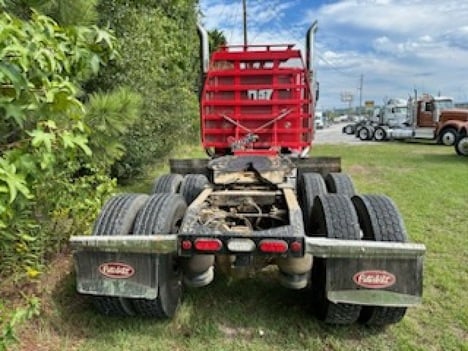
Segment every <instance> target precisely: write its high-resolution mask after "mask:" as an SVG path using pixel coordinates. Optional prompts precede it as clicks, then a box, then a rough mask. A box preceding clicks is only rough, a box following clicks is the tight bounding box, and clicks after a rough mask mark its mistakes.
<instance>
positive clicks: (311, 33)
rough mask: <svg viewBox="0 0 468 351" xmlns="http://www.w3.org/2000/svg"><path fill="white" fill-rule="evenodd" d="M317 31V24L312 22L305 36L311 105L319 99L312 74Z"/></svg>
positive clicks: (316, 84)
mask: <svg viewBox="0 0 468 351" xmlns="http://www.w3.org/2000/svg"><path fill="white" fill-rule="evenodd" d="M317 30H318V22H317V21H314V23H312V25H311V26H310V27H309V30H308V31H307V35H306V67H307V71H308V72H309V79H310V90H311V92H312V95H313V103H316V102H317V100H318V98H319V88H318V83H317V82H316V79H315V72H314V57H315V33H317Z"/></svg>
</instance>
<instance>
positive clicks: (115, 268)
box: [99, 262, 135, 279]
mask: <svg viewBox="0 0 468 351" xmlns="http://www.w3.org/2000/svg"><path fill="white" fill-rule="evenodd" d="M99 272H100V273H101V274H102V275H103V276H105V277H107V278H113V279H128V278H130V277H131V276H133V275H134V274H135V269H134V268H133V267H132V266H130V265H128V264H126V263H120V262H107V263H103V264H101V265H100V266H99Z"/></svg>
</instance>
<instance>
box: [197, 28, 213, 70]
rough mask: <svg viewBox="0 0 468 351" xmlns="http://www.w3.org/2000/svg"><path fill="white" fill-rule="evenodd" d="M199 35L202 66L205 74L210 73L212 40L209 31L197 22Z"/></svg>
mask: <svg viewBox="0 0 468 351" xmlns="http://www.w3.org/2000/svg"><path fill="white" fill-rule="evenodd" d="M197 30H198V37H199V38H200V65H201V66H200V68H201V72H202V74H203V75H205V74H207V73H208V68H209V64H210V42H209V39H208V32H207V31H206V29H205V28H203V26H202V25H201V24H200V23H197Z"/></svg>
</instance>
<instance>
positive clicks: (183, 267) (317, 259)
mask: <svg viewBox="0 0 468 351" xmlns="http://www.w3.org/2000/svg"><path fill="white" fill-rule="evenodd" d="M228 158H230V159H231V161H233V160H235V161H236V162H235V163H238V162H239V161H238V160H239V157H228ZM242 158H244V159H245V157H241V159H242ZM252 159H254V161H253V162H252ZM255 159H257V160H261V164H262V165H264V164H265V159H267V160H270V159H271V158H269V157H253V158H252V157H250V158H248V162H244V163H241V164H242V165H245V164H248V165H249V167H250V168H251V170H250V171H248V172H245V171H242V172H241V173H242V174H240V173H239V174H238V171H236V170H234V171H233V170H232V169H229V171H228V172H223V171H222V170H220V169H217V170H216V171H213V173H215V174H216V175H215V176H214V177H217V179H216V180H218V181H219V179H224V180H226V179H231V178H232V177H235V178H237V179H238V178H239V177H241V176H242V175H244V179H246V183H245V184H238V183H234V184H229V183H227V184H216V183H213V181H210V182H206V183H205V184H204V186H203V187H202V188H200V189H198V192H199V194H198V195H197V196H196V197H195V199H194V200H193V202H192V203H190V204H189V206H188V207H187V209H186V210H185V212H184V214H183V217H181V221H180V223H179V224H178V227H177V228H178V229H177V232H169V231H167V230H163V231H162V232H156V231H154V230H157V228H152V230H150V232H145V233H142V232H136V231H135V229H136V228H135V226H136V224H135V223H133V224H132V226H131V227H132V229H129V230H128V233H119V235H115V234H114V233H102V234H99V235H92V236H77V237H72V239H71V245H72V248H73V249H74V257H75V262H76V271H77V290H78V291H79V292H80V293H83V294H87V295H91V296H92V299H94V300H96V301H97V307H98V309H99V310H100V311H101V312H103V313H106V314H123V315H132V314H140V313H139V311H140V312H141V311H142V310H141V309H140V310H138V309H137V310H136V311H135V308H134V307H132V306H133V305H132V304H136V306H139V305H140V304H141V303H142V301H143V302H149V304H150V306H152V304H153V305H157V306H159V304H161V301H160V300H161V299H162V300H163V302H164V298H163V297H162V296H164V295H162V296H161V292H160V288H161V286H163V285H164V284H165V281H166V280H168V279H169V278H168V277H172V278H173V279H175V281H176V283H177V284H179V285H182V284H185V285H187V286H191V287H202V286H206V285H208V284H209V283H210V282H212V281H213V279H214V271H216V272H225V273H226V272H229V274H233V275H235V274H237V273H242V272H245V270H246V269H248V270H250V271H251V272H254V271H255V270H258V269H261V268H263V267H265V266H268V265H276V266H277V267H278V273H277V274H278V278H279V281H280V283H281V285H283V286H285V287H287V288H290V289H309V290H310V291H311V292H310V294H311V298H312V299H313V300H314V304H316V305H317V307H314V309H316V312H317V311H322V312H318V313H317V315H318V316H319V318H320V319H322V320H324V321H325V322H328V323H334V324H348V323H352V322H355V321H356V320H357V319H359V318H361V319H362V315H365V313H364V312H362V311H365V310H368V309H369V308H370V309H376V308H377V309H380V311H382V310H383V311H387V312H386V313H384V318H383V319H381V318H380V319H376V320H375V321H373V320H365V322H367V323H368V324H388V323H394V322H397V321H399V320H400V319H401V318H402V317H403V315H404V311H405V310H406V307H409V306H413V305H416V304H419V303H420V302H421V295H422V260H423V254H424V251H425V248H424V246H423V245H421V244H411V243H406V242H397V241H388V242H385V241H375V240H366V236H367V233H368V232H369V231H370V229H369V228H368V227H369V225H372V220H374V219H375V218H371V215H369V214H365V211H362V208H361V207H362V206H359V205H358V201H357V200H359V199H360V198H363V199H366V196H361V197H359V196H358V195H353V194H350V193H348V192H347V191H349V189H348V188H344V189H340V188H339V186H338V188H337V187H336V184H335V187H333V186H330V184H328V190H327V189H325V188H324V189H325V191H323V192H321V193H320V194H319V193H317V194H310V193H307V189H305V187H304V185H301V184H302V182H301V181H297V179H296V177H299V178H303V179H306V178H309V176H310V175H314V176H315V178H314V179H318V180H319V184H320V182H321V179H323V180H328V179H329V175H333V176H334V177H335V179H341V178H342V177H347V176H346V175H345V174H342V173H339V172H330V173H329V171H330V168H328V169H323V168H322V169H320V166H318V167H315V168H313V167H312V169H314V170H318V171H319V172H308V171H307V170H306V171H304V170H301V168H299V169H298V168H295V167H294V166H291V165H290V167H291V168H288V169H283V171H284V172H285V175H286V173H287V175H286V176H285V177H284V181H283V182H280V183H277V184H273V183H272V182H269V180H268V178H270V180H274V178H275V177H277V174H272V173H271V172H270V171H273V173H275V172H277V168H275V170H273V169H272V170H269V169H267V170H265V169H264V168H263V169H255V167H256V166H255V163H256V160H255ZM286 160H287V159H286ZM318 160H319V159H315V160H314V159H311V160H309V165H313V164H316V163H317V161H318ZM267 163H268V162H267ZM259 168H260V167H259ZM331 169H332V170H335V171H336V170H337V169H339V166H338V167H336V166H335V167H332V168H331ZM309 170H310V169H309ZM192 171H194V170H192ZM246 173H247V175H246ZM327 174H328V176H326V175H327ZM289 175H293V177H290V176H289ZM173 176H174V174H173ZM197 176H201V177H205V176H204V175H203V176H202V175H197ZM193 177H195V176H194V175H193V174H189V175H185V179H193ZM211 177H213V175H212V176H211ZM216 180H215V181H216ZM323 184H325V181H324V182H323ZM171 191H172V190H171ZM179 191H180V188H179ZM332 191H333V192H335V193H330V192H332ZM336 192H338V193H336ZM183 195H184V194H180V193H155V194H152V195H151V196H149V197H147V200H146V203H151V202H157V201H160V200H158V199H159V198H164V197H166V199H165V200H166V201H173V200H179V201H182V200H181V198H182V196H183ZM186 195H187V194H185V196H186ZM191 195H193V194H191ZM127 196H128V195H127ZM133 196H134V198H138V196H147V195H141V194H140V195H138V194H133ZM307 196H309V197H310V196H312V197H313V199H310V198H309V199H308V201H305V199H304V197H307ZM369 199H372V198H371V197H370V198H369ZM386 199H387V198H383V200H384V202H385V200H386ZM163 200H164V199H163ZM329 200H332V201H331V203H332V204H333V203H334V201H335V200H339V201H338V202H337V204H339V203H346V204H351V205H350V206H348V207H346V206H344V207H340V206H338V207H337V208H335V209H334V210H335V211H343V210H345V211H349V212H350V216H351V217H350V218H351V219H350V218H346V219H345V222H343V223H339V224H338V225H347V226H350V227H354V228H356V227H357V228H358V229H357V231H358V232H359V233H360V234H359V237H356V238H355V239H354V240H350V239H351V238H347V237H346V236H341V237H340V235H335V237H334V235H333V234H330V233H332V232H333V230H336V225H335V229H333V226H334V224H330V223H326V222H327V221H333V219H331V217H328V218H320V216H321V215H320V211H317V208H321V207H323V206H324V205H323V204H324V203H326V202H327V201H329ZM377 200H382V199H377ZM320 201H321V202H320ZM353 202H354V203H355V205H353ZM305 204H313V205H312V207H311V208H308V209H307V208H305V206H306V205H305ZM140 207H143V210H142V209H140V210H138V211H137V213H136V214H135V215H134V217H137V219H136V220H135V221H139V219H138V218H139V217H141V216H142V215H141V212H142V211H143V212H144V208H145V205H142V204H140ZM146 207H148V206H146ZM370 209H371V210H372V207H370ZM304 212H307V213H308V214H304ZM358 212H359V213H360V215H358V214H357V213H358ZM322 215H323V213H322ZM374 215H375V214H374ZM392 215H394V216H396V217H395V218H393V220H394V222H395V223H397V224H398V223H399V222H401V219H400V218H399V214H398V213H396V214H394V213H385V214H384V213H380V214H377V216H382V218H377V220H384V221H385V218H386V217H388V216H392ZM143 216H144V215H143ZM317 216H318V218H317ZM325 216H326V217H327V215H326V214H325ZM359 216H360V217H361V218H359ZM385 216H386V217H385ZM110 217H112V215H111V216H110ZM113 217H114V218H113V219H112V218H111V219H110V220H114V221H119V215H117V214H116V215H115V216H113ZM345 217H346V215H345ZM384 217H385V218H384ZM147 220H148V219H147ZM305 220H306V221H307V220H308V221H309V222H311V223H312V222H313V223H315V224H311V223H309V224H310V225H307V227H308V229H307V230H308V232H307V231H306V229H305V227H306V225H305V222H304V221H305ZM130 221H131V220H130ZM347 221H351V222H347ZM373 230H387V231H391V230H397V231H398V230H402V231H404V228H401V227H397V228H391V227H388V228H387V227H385V228H384V227H382V228H373ZM112 234H114V235H112ZM388 235H389V236H391V235H393V234H392V233H389V234H388ZM387 239H388V238H387ZM168 257H171V259H170V260H168V259H167V258H168ZM315 264H316V265H317V267H320V268H316V267H314V265H315ZM169 266H170V267H169ZM174 267H176V268H174ZM215 267H216V268H215ZM314 269H315V271H314ZM318 269H319V272H320V273H317V272H316V271H317V270H318ZM167 272H169V273H167ZM174 272H175V273H174ZM167 274H169V276H168V275H167ZM174 277H175V278H174ZM317 291H318V292H319V293H317ZM179 297H180V296H179ZM102 299H104V301H106V302H107V303H109V301H110V302H113V303H117V305H118V306H120V305H119V304H122V303H123V304H124V307H125V308H123V309H122V310H123V312H122V311H121V310H120V308H117V310H116V309H115V308H110V309H107V304H105V308H103V306H102V303H101V301H102ZM116 299H117V300H116ZM107 300H109V301H107ZM179 300H180V299H176V301H173V304H174V305H175V306H172V307H170V308H168V310H169V313H161V311H160V309H158V308H155V307H154V306H153V310H154V311H153V310H151V309H150V310H149V311H150V314H149V315H150V316H153V317H158V318H166V317H171V316H172V314H173V313H175V311H176V307H177V306H178V304H179ZM96 301H94V302H96ZM323 305H329V306H328V307H327V310H326V312H323V309H322V308H321V307H322V306H323ZM145 306H146V305H145ZM349 306H354V307H353V308H354V309H356V308H357V309H359V311H358V313H356V312H353V313H350V312H348V310H349ZM337 308H338V309H339V311H338V312H336V311H335V312H334V309H335V310H336V309H337ZM351 310H353V309H351ZM395 310H396V311H402V312H401V313H397V314H395V313H394V312H395ZM143 311H145V310H143ZM343 311H345V318H343ZM378 311H379V310H378ZM145 313H148V312H147V311H146V312H145ZM145 313H144V314H143V315H146V314H145ZM346 313H350V314H349V315H346ZM367 314H368V313H367ZM374 314H375V313H374ZM395 315H396V317H395ZM360 316H361V317H360Z"/></svg>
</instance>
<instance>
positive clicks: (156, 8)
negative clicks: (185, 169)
mask: <svg viewBox="0 0 468 351" xmlns="http://www.w3.org/2000/svg"><path fill="white" fill-rule="evenodd" d="M195 4H196V1H194V0H176V1H174V0H171V1H169V0H164V1H151V0H142V1H136V0H134V1H123V0H105V1H104V0H103V1H101V2H100V4H99V9H98V12H99V14H100V16H101V17H100V20H101V23H102V24H109V25H110V27H111V28H112V29H113V30H114V32H115V34H116V36H117V38H118V51H119V53H120V56H119V59H118V60H117V61H115V62H114V63H112V64H111V65H108V66H107V67H106V68H105V69H103V70H102V71H101V73H100V76H99V77H98V78H97V79H96V80H95V81H93V82H92V83H91V84H89V85H88V86H87V87H86V89H87V90H88V91H89V90H91V91H94V90H96V89H97V88H98V87H99V88H100V89H103V90H104V91H106V90H110V89H112V88H113V87H114V86H116V85H125V86H129V87H131V88H132V89H134V90H135V91H137V92H138V93H139V94H141V96H142V97H143V109H142V114H141V116H140V118H139V120H138V121H137V122H136V123H135V125H134V126H133V127H132V129H131V132H130V134H129V135H127V136H125V137H124V138H121V142H122V143H123V144H124V145H125V148H126V152H125V155H124V156H123V158H122V160H121V161H119V162H118V163H117V165H116V166H115V167H114V168H113V169H114V173H113V174H114V175H116V176H117V177H119V178H120V179H121V180H123V179H128V178H131V177H133V176H136V175H139V174H141V173H142V172H143V171H144V169H145V166H146V165H149V164H153V163H154V162H155V160H157V159H158V158H161V157H164V156H165V155H167V153H168V152H169V151H170V150H171V149H172V148H173V147H174V146H175V145H176V144H177V143H178V142H179V141H180V140H182V139H184V140H188V139H193V138H196V137H197V130H196V129H195V128H194V125H195V124H196V123H195V122H194V121H197V120H198V107H197V94H196V91H197V85H196V84H197V78H198V67H199V64H198V39H197V35H196V21H197V18H196V8H195Z"/></svg>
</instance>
